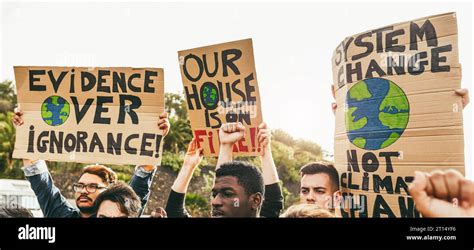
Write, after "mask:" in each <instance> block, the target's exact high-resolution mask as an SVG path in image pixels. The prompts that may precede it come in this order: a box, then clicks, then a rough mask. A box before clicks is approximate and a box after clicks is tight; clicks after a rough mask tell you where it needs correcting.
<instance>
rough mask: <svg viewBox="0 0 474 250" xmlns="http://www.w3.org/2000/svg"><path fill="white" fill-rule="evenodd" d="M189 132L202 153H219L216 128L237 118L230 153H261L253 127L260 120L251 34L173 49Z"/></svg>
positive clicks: (217, 129) (253, 154)
mask: <svg viewBox="0 0 474 250" xmlns="http://www.w3.org/2000/svg"><path fill="white" fill-rule="evenodd" d="M178 56H179V64H180V68H181V77H182V80H183V85H184V91H185V94H186V100H187V103H188V114H189V120H190V121H191V127H192V130H193V135H194V137H195V138H196V139H197V141H198V143H199V145H200V146H202V147H203V149H204V155H205V156H217V155H218V154H219V137H218V136H219V128H220V127H221V125H222V124H223V123H228V122H241V123H242V124H243V125H244V126H245V128H246V131H245V138H244V139H242V140H241V141H239V142H237V143H236V144H235V145H234V147H233V148H234V155H246V156H255V155H261V154H262V153H263V152H262V150H261V147H260V144H259V143H258V140H257V132H258V131H257V128H258V126H259V124H260V123H261V122H262V112H261V107H260V93H259V90H258V82H257V73H256V71H255V62H254V56H253V48H252V39H246V40H241V41H235V42H229V43H222V44H217V45H211V46H206V47H201V48H195V49H190V50H183V51H179V52H178Z"/></svg>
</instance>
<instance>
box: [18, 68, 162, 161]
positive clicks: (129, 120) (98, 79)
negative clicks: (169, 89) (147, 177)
mask: <svg viewBox="0 0 474 250" xmlns="http://www.w3.org/2000/svg"><path fill="white" fill-rule="evenodd" d="M14 70H15V79H16V86H17V92H18V103H19V105H20V107H21V109H22V111H23V112H24V115H23V120H24V124H23V125H22V126H19V127H18V128H17V133H16V142H15V150H14V154H13V156H14V157H15V158H24V159H33V160H36V159H44V160H52V161H64V162H83V163H102V164H106V163H107V164H141V165H154V164H160V162H161V152H162V143H161V142H162V137H163V136H162V131H161V130H159V129H158V126H157V123H158V119H159V118H158V115H159V114H160V113H162V112H163V111H164V81H163V79H164V78H163V69H158V68H118V67H117V68H83V67H38V66H35V67H26V66H17V67H14Z"/></svg>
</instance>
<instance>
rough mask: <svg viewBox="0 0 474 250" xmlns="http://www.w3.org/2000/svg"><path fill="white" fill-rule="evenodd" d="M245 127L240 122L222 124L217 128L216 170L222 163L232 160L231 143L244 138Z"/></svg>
mask: <svg viewBox="0 0 474 250" xmlns="http://www.w3.org/2000/svg"><path fill="white" fill-rule="evenodd" d="M244 133H245V127H244V125H242V123H240V122H231V123H224V124H222V126H221V128H220V129H219V142H220V147H219V158H218V159H217V165H216V170H217V169H218V168H219V167H220V166H221V165H222V164H224V163H226V162H231V161H232V147H233V145H234V144H235V143H236V142H238V141H239V140H241V139H242V138H244Z"/></svg>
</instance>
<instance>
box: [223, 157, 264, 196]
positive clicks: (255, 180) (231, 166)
mask: <svg viewBox="0 0 474 250" xmlns="http://www.w3.org/2000/svg"><path fill="white" fill-rule="evenodd" d="M224 176H233V177H235V178H237V183H239V184H240V185H241V186H242V187H243V188H244V190H245V193H246V194H247V195H251V194H255V193H261V194H262V195H263V194H264V190H265V188H264V185H263V177H262V174H261V173H260V171H259V170H258V168H257V167H255V166H253V165H251V164H249V163H246V162H243V161H232V162H227V163H224V164H222V165H221V167H220V168H219V169H217V171H216V178H219V177H224Z"/></svg>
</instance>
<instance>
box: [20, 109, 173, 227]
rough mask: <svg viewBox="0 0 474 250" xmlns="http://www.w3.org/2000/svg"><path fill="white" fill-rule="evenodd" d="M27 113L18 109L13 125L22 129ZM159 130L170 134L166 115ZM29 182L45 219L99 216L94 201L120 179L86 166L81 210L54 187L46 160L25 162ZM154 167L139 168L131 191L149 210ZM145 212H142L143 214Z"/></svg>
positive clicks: (77, 187)
mask: <svg viewBox="0 0 474 250" xmlns="http://www.w3.org/2000/svg"><path fill="white" fill-rule="evenodd" d="M22 115H23V112H22V111H21V110H19V109H16V110H15V115H14V117H13V124H15V126H21V125H22V124H23V123H24V122H23V119H22ZM159 118H160V119H159V121H158V127H159V129H161V130H163V136H166V134H167V133H168V131H169V120H168V114H167V113H166V112H164V113H162V114H160V115H159ZM23 164H24V167H23V168H22V170H23V172H24V173H25V177H26V179H28V181H29V182H30V183H31V188H32V189H33V191H34V192H35V194H36V197H37V199H38V203H39V204H40V207H41V210H42V211H43V215H44V216H45V217H56V218H64V217H81V218H88V217H95V213H96V211H95V208H94V202H95V199H96V198H97V196H98V195H99V194H100V193H101V192H103V191H104V190H105V189H106V188H107V187H108V186H109V185H111V184H114V183H115V182H116V180H117V176H116V174H115V172H114V171H113V170H112V169H110V168H108V167H105V166H102V165H89V166H86V167H85V168H84V169H83V171H82V173H81V176H80V178H79V180H78V181H77V183H75V184H74V185H73V188H74V191H75V194H74V197H75V199H76V206H77V208H75V207H73V206H72V205H71V204H69V203H68V202H67V201H66V198H65V197H64V196H63V195H62V194H61V192H60V190H59V189H58V188H57V187H56V186H55V185H54V183H53V179H52V177H51V174H50V173H49V171H48V167H47V165H46V162H45V161H44V160H38V161H32V160H27V159H24V160H23ZM154 171H155V167H154V166H150V165H146V166H136V167H135V173H134V175H133V177H132V180H131V181H130V186H131V188H132V189H133V190H134V191H135V192H136V194H137V195H138V197H139V198H140V200H141V203H142V208H144V207H145V205H146V203H147V201H148V198H149V193H150V186H151V183H152V177H153V173H154ZM141 211H143V210H140V213H141Z"/></svg>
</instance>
